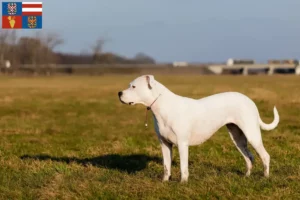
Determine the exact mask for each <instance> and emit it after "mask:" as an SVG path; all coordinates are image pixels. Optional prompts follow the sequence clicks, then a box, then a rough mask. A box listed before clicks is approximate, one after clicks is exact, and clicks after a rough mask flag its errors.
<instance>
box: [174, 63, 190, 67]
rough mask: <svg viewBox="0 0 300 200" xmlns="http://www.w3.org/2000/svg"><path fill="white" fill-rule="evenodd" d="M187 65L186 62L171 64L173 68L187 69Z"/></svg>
mask: <svg viewBox="0 0 300 200" xmlns="http://www.w3.org/2000/svg"><path fill="white" fill-rule="evenodd" d="M188 65H189V64H188V63H187V62H173V67H187V66H188Z"/></svg>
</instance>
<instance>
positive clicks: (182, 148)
mask: <svg viewBox="0 0 300 200" xmlns="http://www.w3.org/2000/svg"><path fill="white" fill-rule="evenodd" d="M178 150H179V157H180V171H181V182H182V183H183V182H187V181H188V177H189V169H188V161H189V158H188V156H189V145H188V142H185V141H180V142H178Z"/></svg>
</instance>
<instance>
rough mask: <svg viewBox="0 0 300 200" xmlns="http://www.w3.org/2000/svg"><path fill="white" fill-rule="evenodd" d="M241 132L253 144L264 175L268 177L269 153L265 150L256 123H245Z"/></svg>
mask: <svg viewBox="0 0 300 200" xmlns="http://www.w3.org/2000/svg"><path fill="white" fill-rule="evenodd" d="M241 129H242V131H243V133H244V134H245V136H246V138H247V140H248V141H249V143H250V144H251V145H252V146H253V148H254V149H255V151H256V152H257V153H258V155H259V157H260V158H261V160H262V162H263V165H264V176H265V177H269V168H270V155H269V154H268V152H267V151H266V149H265V147H264V145H263V141H262V137H261V131H260V127H259V125H258V124H254V123H247V124H245V125H244V126H243V127H241Z"/></svg>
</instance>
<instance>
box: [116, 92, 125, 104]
mask: <svg viewBox="0 0 300 200" xmlns="http://www.w3.org/2000/svg"><path fill="white" fill-rule="evenodd" d="M122 95H123V92H121V91H120V92H118V96H119V100H120V101H121V103H123V104H126V103H125V102H124V101H122V99H121V97H122Z"/></svg>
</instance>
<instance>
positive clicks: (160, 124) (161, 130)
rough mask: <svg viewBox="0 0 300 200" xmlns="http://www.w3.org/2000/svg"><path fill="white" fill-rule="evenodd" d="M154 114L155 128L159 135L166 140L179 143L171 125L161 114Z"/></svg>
mask: <svg viewBox="0 0 300 200" xmlns="http://www.w3.org/2000/svg"><path fill="white" fill-rule="evenodd" d="M153 116H154V128H155V131H156V133H157V134H158V135H159V137H162V138H163V139H164V140H166V141H168V142H170V143H172V144H177V137H176V135H175V133H174V132H173V131H172V128H171V126H170V125H169V124H168V123H166V122H165V121H164V120H163V119H162V118H160V117H159V116H158V117H156V116H155V115H153Z"/></svg>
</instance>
